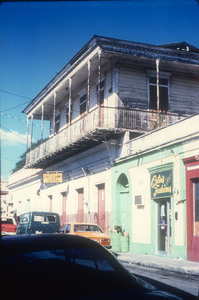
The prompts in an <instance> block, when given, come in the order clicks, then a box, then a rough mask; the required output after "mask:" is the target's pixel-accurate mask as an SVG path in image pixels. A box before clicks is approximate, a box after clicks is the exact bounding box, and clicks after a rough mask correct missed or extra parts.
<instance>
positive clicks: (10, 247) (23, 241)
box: [1, 233, 100, 255]
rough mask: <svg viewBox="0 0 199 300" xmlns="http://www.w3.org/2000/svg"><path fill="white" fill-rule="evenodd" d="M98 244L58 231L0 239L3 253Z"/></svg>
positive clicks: (96, 245)
mask: <svg viewBox="0 0 199 300" xmlns="http://www.w3.org/2000/svg"><path fill="white" fill-rule="evenodd" d="M99 246H100V245H99V244H98V243H96V242H94V241H92V240H91V239H88V238H85V237H81V236H77V235H65V234H64V235H63V234H58V233H52V234H51V233H47V234H30V235H28V234H24V235H16V236H3V237H2V239H1V250H2V254H4V255H9V254H15V253H23V252H34V251H42V250H43V251H45V250H51V249H52V250H53V249H59V248H62V249H64V248H71V247H75V248H79V247H86V248H87V247H99Z"/></svg>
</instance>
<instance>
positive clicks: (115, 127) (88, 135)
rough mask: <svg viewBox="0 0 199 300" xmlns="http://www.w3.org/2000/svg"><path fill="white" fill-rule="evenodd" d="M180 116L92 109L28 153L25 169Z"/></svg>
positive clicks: (142, 130)
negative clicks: (127, 131)
mask: <svg viewBox="0 0 199 300" xmlns="http://www.w3.org/2000/svg"><path fill="white" fill-rule="evenodd" d="M184 117H185V116H179V115H177V114H170V113H167V114H162V113H159V114H158V113H157V112H150V111H143V110H138V109H134V110H133V109H126V108H112V107H104V106H102V107H100V108H98V107H96V108H95V109H93V110H92V111H90V112H89V113H87V114H86V115H85V116H83V117H81V118H80V119H78V120H76V121H75V122H73V123H71V125H70V126H67V127H65V128H62V129H61V130H60V131H59V132H58V133H57V134H56V135H53V136H52V137H50V138H49V139H48V140H47V141H45V142H43V143H42V144H41V145H40V146H38V147H37V148H35V149H32V150H30V152H28V153H27V155H26V167H29V168H45V167H48V166H49V165H52V164H55V163H57V162H59V161H62V160H63V159H66V158H68V157H70V156H73V155H74V154H78V153H80V152H83V151H85V150H86V149H89V148H91V147H94V146H95V145H97V144H99V143H101V142H102V141H105V140H109V139H115V138H118V137H119V136H120V135H121V134H122V133H124V132H125V131H126V130H129V131H132V132H135V133H141V134H142V133H147V132H150V131H152V130H155V129H157V128H159V127H163V126H167V125H169V124H172V123H175V122H176V121H178V120H180V119H182V118H184Z"/></svg>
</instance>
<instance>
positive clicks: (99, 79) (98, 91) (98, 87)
mask: <svg viewBox="0 0 199 300" xmlns="http://www.w3.org/2000/svg"><path fill="white" fill-rule="evenodd" d="M98 59H99V64H98V86H97V93H98V94H97V104H98V108H100V88H101V87H100V83H101V51H99V52H98Z"/></svg>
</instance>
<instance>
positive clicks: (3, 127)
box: [0, 125, 26, 146]
mask: <svg viewBox="0 0 199 300" xmlns="http://www.w3.org/2000/svg"><path fill="white" fill-rule="evenodd" d="M0 128H2V129H5V130H7V131H9V132H10V133H12V134H13V135H16V136H17V137H18V138H21V139H22V140H23V141H25V142H26V140H25V139H24V138H22V137H21V136H20V135H19V134H16V133H15V132H14V131H12V130H10V129H9V128H7V127H5V126H3V125H0ZM16 142H17V143H19V144H21V145H23V146H24V145H25V143H24V144H22V143H20V142H19V141H17V140H16Z"/></svg>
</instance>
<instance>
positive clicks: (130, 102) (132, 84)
mask: <svg viewBox="0 0 199 300" xmlns="http://www.w3.org/2000/svg"><path fill="white" fill-rule="evenodd" d="M119 97H120V100H121V102H122V104H123V105H124V106H130V107H132V108H140V109H146V108H147V106H148V96H147V75H146V73H145V72H144V71H142V70H138V69H120V70H119Z"/></svg>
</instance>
